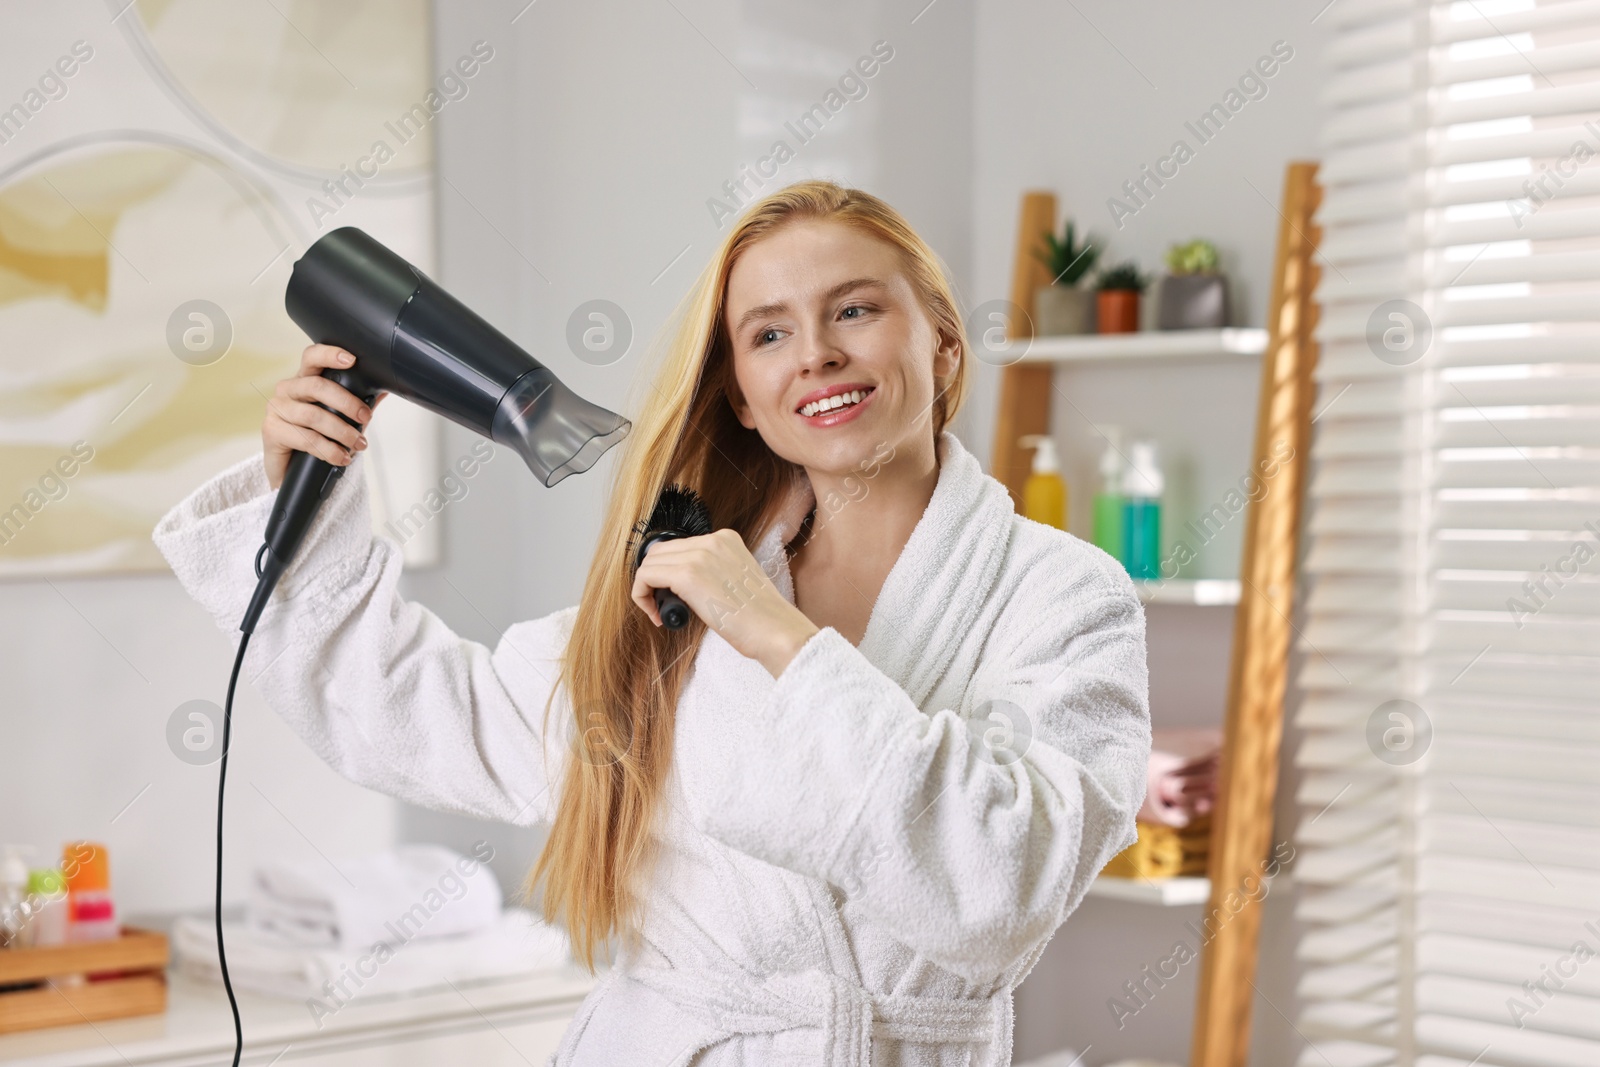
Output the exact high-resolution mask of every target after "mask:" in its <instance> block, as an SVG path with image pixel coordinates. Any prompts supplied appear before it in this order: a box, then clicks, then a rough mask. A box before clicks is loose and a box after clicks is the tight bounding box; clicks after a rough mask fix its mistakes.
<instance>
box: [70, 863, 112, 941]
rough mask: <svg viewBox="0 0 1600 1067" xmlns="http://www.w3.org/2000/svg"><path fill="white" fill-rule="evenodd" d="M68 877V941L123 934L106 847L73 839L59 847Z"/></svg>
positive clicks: (99, 939) (105, 937)
mask: <svg viewBox="0 0 1600 1067" xmlns="http://www.w3.org/2000/svg"><path fill="white" fill-rule="evenodd" d="M61 871H62V873H63V874H64V875H65V876H66V880H67V940H68V941H104V940H108V939H111V938H116V937H120V936H122V931H121V928H120V927H119V925H118V923H117V914H116V908H115V907H114V906H113V905H112V902H111V863H110V860H109V859H108V858H107V857H106V847H105V846H104V845H98V844H95V843H93V842H90V841H74V842H71V843H69V844H68V845H66V846H65V847H64V848H62V850H61Z"/></svg>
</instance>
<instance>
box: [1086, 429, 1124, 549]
mask: <svg viewBox="0 0 1600 1067" xmlns="http://www.w3.org/2000/svg"><path fill="white" fill-rule="evenodd" d="M1100 432H1101V433H1103V434H1104V435H1105V438H1106V447H1105V451H1103V452H1101V453H1100V486H1099V489H1098V490H1097V491H1096V492H1095V494H1094V531H1093V536H1092V538H1091V540H1093V541H1094V546H1095V547H1096V548H1098V549H1100V550H1101V551H1103V552H1105V553H1106V554H1107V555H1109V556H1110V557H1111V558H1112V559H1114V560H1116V561H1117V562H1119V563H1121V562H1123V558H1122V502H1123V501H1122V466H1123V464H1122V428H1121V427H1119V426H1102V427H1100Z"/></svg>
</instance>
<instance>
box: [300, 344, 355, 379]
mask: <svg viewBox="0 0 1600 1067" xmlns="http://www.w3.org/2000/svg"><path fill="white" fill-rule="evenodd" d="M355 362H356V357H355V356H353V355H351V354H350V353H349V352H346V351H345V350H344V349H342V348H340V347H338V346H337V345H307V346H306V350H305V351H304V352H302V353H300V376H301V377H310V376H312V375H317V374H321V373H322V372H323V371H324V370H326V369H327V368H329V367H353V366H355Z"/></svg>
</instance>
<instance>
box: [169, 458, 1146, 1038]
mask: <svg viewBox="0 0 1600 1067" xmlns="http://www.w3.org/2000/svg"><path fill="white" fill-rule="evenodd" d="M937 447H938V454H939V459H940V469H939V478H938V483H937V486H936V488H935V490H934V493H933V497H932V499H931V500H930V502H929V504H928V507H927V510H926V511H925V512H924V513H923V516H922V518H921V520H920V521H919V522H918V523H917V525H916V528H915V529H914V530H913V531H912V534H911V538H910V540H909V541H908V542H907V543H906V546H905V550H904V551H903V552H902V553H901V555H900V558H899V559H898V560H897V561H896V563H895V565H894V567H893V569H892V570H891V571H890V573H889V576H888V578H887V580H886V581H885V582H884V585H883V589H882V591H881V592H880V593H879V596H878V599H877V602H876V604H875V605H874V607H873V611H872V616H871V621H870V623H869V625H868V627H867V630H866V633H865V636H864V637H863V638H862V641H861V645H860V646H859V647H857V646H855V645H852V644H851V643H850V642H849V641H848V640H846V639H845V638H844V637H842V636H841V635H840V634H839V632H838V631H837V630H835V629H833V628H832V627H824V628H823V629H822V630H821V631H820V632H819V633H817V634H815V635H813V636H812V637H811V639H810V640H809V641H807V642H806V644H805V645H804V646H803V647H802V648H801V650H800V652H799V653H798V654H797V655H796V656H795V658H794V660H793V661H792V662H791V663H790V664H789V665H788V667H787V668H786V669H785V670H784V671H783V673H782V675H781V676H780V677H778V678H776V679H774V678H772V677H771V676H770V675H769V674H768V673H767V671H766V669H765V668H764V667H762V666H761V664H760V663H758V662H757V661H755V660H753V659H748V658H746V657H744V656H742V655H740V654H739V653H738V652H736V651H734V649H733V648H732V646H730V645H729V644H728V643H727V642H726V641H724V640H723V639H722V638H721V637H719V636H718V635H717V633H716V632H715V631H714V630H713V631H710V632H708V633H707V634H706V637H705V640H704V642H703V643H702V645H701V647H700V650H699V652H698V654H697V656H696V659H695V663H694V669H693V671H692V672H691V675H690V677H689V681H688V683H687V684H686V686H685V688H684V691H683V693H682V696H681V699H680V701H679V704H678V712H677V740H676V746H675V750H674V753H673V766H672V773H671V776H670V778H669V781H668V783H667V784H668V794H667V806H666V808H665V809H664V815H663V818H662V820H661V823H660V827H661V828H660V833H661V836H662V842H663V845H662V848H661V850H660V861H659V865H658V866H657V868H656V869H655V872H654V876H653V877H654V881H652V882H651V883H650V886H649V890H648V894H647V904H646V907H645V915H644V920H643V926H642V932H643V939H642V947H641V948H640V949H639V950H638V951H635V952H625V953H623V954H622V955H621V956H620V957H619V958H618V961H617V963H616V964H615V965H614V966H613V967H612V968H610V969H609V970H607V971H606V972H605V973H604V976H603V978H602V980H601V981H600V982H599V983H598V984H597V986H596V987H595V989H594V990H593V991H592V992H591V993H590V995H589V996H588V997H587V998H586V999H585V1000H584V1002H583V1004H582V1006H581V1008H580V1009H579V1011H578V1013H577V1016H576V1018H575V1019H574V1020H573V1022H572V1024H571V1026H570V1027H569V1028H568V1030H567V1032H566V1034H565V1036H564V1038H563V1041H562V1044H561V1047H560V1050H559V1051H558V1052H557V1053H556V1055H555V1056H554V1057H553V1058H552V1059H551V1060H550V1063H551V1064H555V1065H558V1067H579V1065H581V1067H619V1065H624V1064H630V1065H631V1064H646V1065H649V1067H670V1065H687V1064H690V1063H691V1062H692V1063H693V1064H695V1065H699V1067H713V1065H715V1067H733V1065H748V1067H755V1065H762V1067H772V1065H775V1064H787V1063H795V1064H810V1065H826V1067H846V1065H848V1067H883V1065H889V1064H893V1065H918V1067H922V1065H926V1067H935V1065H937V1067H1005V1065H1007V1064H1009V1063H1010V1062H1011V1050H1012V991H1013V989H1014V988H1015V987H1016V985H1017V984H1018V983H1019V982H1021V981H1022V979H1023V978H1024V976H1026V975H1027V973H1028V972H1029V971H1030V970H1031V969H1032V967H1033V965H1034V963H1035V962H1036V961H1037V960H1038V958H1039V955H1040V953H1041V952H1042V951H1043V949H1044V947H1045V944H1046V942H1047V941H1048V940H1049V939H1050V937H1051V935H1052V934H1053V933H1054V932H1055V930H1056V928H1057V927H1058V926H1060V924H1061V923H1062V922H1063V921H1064V920H1065V919H1066V918H1067V916H1068V915H1069V914H1071V913H1072V911H1073V910H1074V909H1075V908H1076V907H1077V906H1078V903H1079V902H1080V901H1081V900H1082V899H1083V896H1084V893H1085V891H1086V890H1087V889H1088V886H1089V883H1090V882H1091V881H1092V880H1093V879H1094V877H1095V875H1096V873H1097V872H1098V871H1099V870H1100V868H1101V867H1102V866H1103V865H1104V864H1105V863H1106V861H1107V860H1108V859H1110V858H1111V857H1112V856H1113V855H1114V854H1115V853H1117V852H1118V851H1119V850H1121V849H1122V848H1124V847H1126V846H1127V845H1129V844H1131V843H1132V842H1133V841H1134V839H1135V831H1134V813H1135V812H1136V811H1137V810H1138V808H1139V806H1140V803H1141V802H1142V800H1143V798H1144V792H1145V778H1146V765H1147V761H1148V759H1149V754H1150V717H1149V706H1148V684H1147V674H1146V664H1145V643H1144V613H1143V609H1142V606H1141V604H1140V602H1139V600H1138V597H1137V596H1136V594H1135V592H1134V587H1133V584H1132V582H1131V581H1130V580H1129V578H1128V576H1127V574H1126V572H1125V571H1124V570H1123V569H1122V567H1121V566H1120V565H1118V564H1117V563H1116V562H1115V561H1114V560H1113V559H1112V558H1111V557H1110V556H1108V555H1106V554H1105V553H1103V552H1101V551H1100V550H1099V549H1098V548H1095V547H1094V546H1092V545H1090V544H1088V543H1086V542H1084V541H1082V540H1080V539H1078V538H1076V537H1073V536H1070V535H1068V534H1066V533H1064V532H1062V531H1059V530H1056V529H1054V528H1051V527H1048V526H1044V525H1041V524H1039V523H1035V522H1031V521H1029V520H1027V519H1024V518H1022V517H1021V516H1018V515H1017V514H1015V511H1014V509H1013V507H1012V504H1011V499H1010V497H1009V496H1008V495H1007V493H1006V491H1005V489H1004V487H1003V486H1002V485H1001V484H1000V483H999V482H998V481H996V480H995V479H993V478H991V477H990V476H988V475H986V474H984V473H983V470H982V468H981V467H980V466H979V464H978V462H977V460H976V459H975V458H974V457H973V456H972V454H971V453H970V452H968V451H967V450H966V449H965V448H964V447H963V446H962V445H961V443H960V442H959V441H958V440H957V439H956V437H955V436H954V435H953V434H951V433H949V432H948V431H947V432H945V433H943V434H941V435H940V438H939V441H938V446H937ZM362 462H363V461H362V460H361V459H360V457H359V454H358V458H357V460H356V462H355V463H353V464H352V465H351V466H350V468H349V469H348V470H347V472H346V474H345V476H344V477H342V478H341V479H340V480H339V481H338V483H337V487H336V488H335V489H334V491H333V493H332V494H331V496H330V497H329V499H328V500H327V501H326V502H325V504H324V506H323V509H322V511H321V513H319V515H318V516H317V519H316V521H315V523H314V524H313V526H312V529H311V532H310V534H309V536H308V539H307V541H306V543H305V545H304V546H303V547H302V548H301V550H300V553H299V555H298V556H297V558H296V559H295V560H294V561H293V563H292V565H291V567H290V568H289V570H288V572H287V573H286V575H285V576H284V578H283V580H282V581H281V582H280V584H279V588H278V591H277V592H275V593H274V595H273V600H272V602H271V603H270V604H269V606H268V608H267V610H266V612H265V614H264V616H263V618H262V620H261V624H260V625H259V626H258V627H257V630H256V633H255V635H254V636H253V637H252V638H251V641H250V647H249V651H248V653H247V654H246V657H245V664H244V667H243V670H242V675H243V677H244V678H245V679H247V680H248V681H249V683H250V684H251V685H253V686H254V687H255V688H256V690H257V691H258V692H259V693H260V694H261V695H262V697H263V698H264V699H265V701H266V703H267V704H268V705H269V706H271V707H272V708H273V709H274V710H275V711H276V712H277V713H278V714H279V715H281V716H282V717H283V718H284V719H285V720H286V721H287V722H288V724H289V725H290V726H291V727H292V728H293V729H294V730H295V731H296V732H297V733H298V734H299V735H300V736H301V737H303V738H304V739H305V741H306V743H307V744H309V745H310V746H311V747H312V748H313V749H315V750H316V752H317V753H318V754H319V755H320V756H321V757H322V758H323V759H324V760H326V761H327V762H328V763H329V764H330V765H331V766H332V767H333V768H334V769H336V770H337V771H338V772H339V773H340V774H342V775H344V776H345V777H347V778H349V779H351V780H353V781H355V782H358V783H361V784H363V785H366V786H368V787H370V788H372V789H376V790H379V791H381V792H383V793H387V794H390V795H392V796H396V797H399V798H402V799H404V800H407V801H410V802H412V803H415V804H419V805H422V806H425V807H429V808H434V809H439V810H446V811H455V812H461V813H465V814H469V815H473V816H477V817H479V818H484V819H494V820H501V821H504V822H508V823H513V824H517V825H521V826H531V825H536V824H539V823H545V822H548V821H549V820H551V819H552V818H553V816H554V811H555V801H556V797H557V795H558V794H559V791H560V778H561V775H562V773H563V769H562V760H563V758H564V754H565V752H566V751H567V745H568V743H569V738H570V730H571V726H570V719H571V714H570V712H569V711H568V710H567V705H566V702H565V699H564V693H561V694H558V696H557V700H556V704H555V707H554V708H553V709H552V714H551V723H552V727H551V731H550V735H549V736H548V737H545V736H544V735H543V734H542V730H541V721H542V717H543V712H544V703H545V697H546V695H547V694H548V693H549V692H550V688H551V686H552V684H553V683H554V680H555V679H556V677H557V660H558V657H559V656H560V655H561V652H562V650H563V648H564V643H565V640H566V636H567V635H568V634H569V633H570V627H571V624H572V621H573V619H574V617H575V615H576V612H577V608H576V607H575V606H574V607H568V608H564V609H562V610H560V611H556V612H554V613H552V614H550V615H546V616H545V617H543V618H540V619H534V620H531V621H527V622H519V623H516V624H514V625H512V626H511V627H509V628H508V629H507V630H506V632H505V633H504V634H503V635H502V636H501V638H500V640H499V642H498V644H497V646H496V647H495V648H494V649H493V650H491V649H489V648H488V647H487V646H485V645H481V644H478V643H475V642H473V641H468V640H465V639H463V638H461V637H459V636H458V635H456V634H455V633H453V632H452V631H451V630H450V629H449V628H448V627H447V626H445V624H444V623H443V622H442V621H440V619H439V618H438V617H437V616H436V615H434V614H433V613H432V612H431V611H429V610H428V609H427V608H425V607H423V606H422V605H420V604H416V603H413V602H411V601H408V600H405V599H403V598H402V597H401V596H400V594H399V591H398V586H399V581H400V574H401V556H400V551H399V547H398V546H397V545H396V544H395V543H394V542H392V541H390V540H389V539H387V538H383V537H377V538H375V537H373V535H372V533H371V526H370V519H369V513H368V503H367V497H366V489H365V483H364V478H363V475H362V469H361V464H362ZM866 484H867V486H868V490H867V491H869V492H870V491H871V490H870V482H867V483H866ZM783 491H784V492H785V493H786V494H787V495H788V506H787V507H786V509H785V512H784V514H783V516H782V517H781V519H780V521H779V522H778V523H777V524H776V525H775V526H774V528H773V529H772V530H771V531H769V532H768V534H767V535H766V536H765V537H763V538H762V540H761V542H760V544H758V545H756V546H754V548H753V550H752V551H753V554H754V555H755V556H756V558H757V559H758V560H759V561H761V563H762V565H763V566H764V567H765V568H766V569H767V572H768V574H769V575H771V576H772V577H773V580H774V582H775V584H776V585H777V586H778V588H779V589H780V590H782V592H783V594H784V595H785V596H786V597H787V598H789V599H790V600H791V601H792V600H793V599H794V591H793V582H792V580H791V577H790V574H789V570H788V566H787V559H786V556H785V553H784V550H783V545H784V544H785V543H786V542H787V541H788V540H789V539H790V538H791V537H792V535H793V534H794V532H795V531H796V530H797V529H798V526H799V523H800V521H801V520H802V519H803V517H804V516H805V514H806V512H807V511H808V510H810V509H811V507H812V506H813V505H814V503H815V498H814V495H813V494H812V492H811V487H810V482H809V480H808V479H806V478H805V477H804V475H803V474H802V475H801V476H799V477H798V478H797V479H796V480H795V482H794V483H793V486H792V487H787V488H785V489H784V490H783ZM274 495H275V494H274V491H272V490H270V489H269V488H268V486H267V482H266V477H265V474H264V472H263V470H262V464H261V458H260V456H259V455H257V456H253V457H251V458H249V459H246V460H243V461H241V462H240V463H238V464H236V465H235V466H233V467H231V468H229V469H228V470H226V471H224V472H222V473H221V474H219V475H218V476H217V477H215V478H214V479H212V480H211V481H210V482H207V483H206V484H204V485H202V486H201V487H200V488H199V489H197V490H195V492H194V493H193V494H191V495H190V496H189V497H188V498H187V499H185V500H184V501H182V502H181V503H180V504H178V505H177V507H175V508H174V509H173V510H172V511H171V512H170V513H169V514H168V515H167V516H166V517H164V518H163V519H162V520H161V522H160V524H159V525H158V526H157V527H156V530H155V533H154V539H155V542H156V544H157V546H158V547H159V548H160V550H161V552H162V553H163V554H164V555H165V556H166V558H167V560H168V561H169V562H170V563H171V565H172V569H173V571H174V572H175V573H176V574H177V576H178V578H179V580H180V581H181V582H182V583H183V585H184V587H185V588H186V589H187V590H188V591H189V593H190V595H191V596H193V597H194V598H195V599H196V600H198V601H199V602H200V603H201V604H202V605H204V606H205V607H206V608H207V609H208V610H209V611H210V612H211V613H212V615H213V616H214V618H215V619H216V622H217V625H218V626H219V627H221V628H222V630H223V631H224V632H225V633H228V634H230V635H231V636H232V637H233V638H234V639H235V644H237V640H236V639H237V638H238V636H239V634H238V627H239V622H240V619H241V618H242V617H243V615H244V611H245V607H246V605H247V603H248V601H249V599H250V594H251V591H252V589H253V588H254V585H255V579H254V574H253V567H252V561H253V559H254V557H255V554H256V551H257V549H258V548H259V547H260V545H261V539H262V530H263V529H264V526H265V523H266V519H267V514H268V511H269V509H270V508H271V505H272V501H273V497H274ZM841 503H842V505H843V506H845V507H849V506H851V505H850V504H849V503H847V502H840V501H825V502H824V506H825V507H827V508H828V509H830V510H831V509H833V508H836V507H838V506H840V504H841ZM219 695H220V694H219ZM541 753H542V755H543V757H544V758H541Z"/></svg>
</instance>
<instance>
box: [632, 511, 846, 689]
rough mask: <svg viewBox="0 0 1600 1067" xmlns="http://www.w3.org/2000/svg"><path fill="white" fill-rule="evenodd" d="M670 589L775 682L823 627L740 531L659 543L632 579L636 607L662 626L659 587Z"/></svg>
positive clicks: (650, 551)
mask: <svg viewBox="0 0 1600 1067" xmlns="http://www.w3.org/2000/svg"><path fill="white" fill-rule="evenodd" d="M657 589H671V590H672V591H673V592H674V593H676V594H678V597H679V598H680V599H681V600H682V601H683V602H684V603H685V604H687V605H688V607H689V610H690V611H692V612H694V613H695V614H696V615H698V616H700V618H702V619H704V620H705V621H706V625H708V626H709V627H711V629H713V630H715V631H716V632H717V633H718V634H719V635H720V636H721V637H722V639H723V640H724V641H726V642H728V644H729V645H732V646H733V648H734V649H736V650H737V651H738V652H739V654H740V655H743V656H748V657H749V658H751V659H754V660H759V661H761V665H762V666H764V667H766V668H767V670H768V672H769V673H771V675H772V676H773V677H774V678H776V677H777V676H778V675H780V674H782V673H783V669H784V667H786V666H788V664H789V661H790V660H792V659H793V658H794V657H795V654H796V653H798V652H799V651H800V647H801V646H802V645H804V644H805V643H806V641H807V640H808V639H809V638H810V637H811V635H812V634H814V633H816V632H817V631H818V629H819V627H818V626H817V625H816V624H815V623H813V622H812V621H811V620H810V619H808V618H806V616H805V613H804V612H802V611H801V610H800V609H799V608H797V607H795V606H794V605H793V604H791V603H789V601H788V600H787V599H785V598H784V595H783V594H782V593H780V592H779V591H778V587H777V586H775V585H773V584H772V579H770V578H768V577H767V575H766V572H765V571H763V570H762V569H761V564H760V563H759V562H757V561H756V558H755V557H754V556H752V555H751V554H750V550H749V549H748V548H746V547H745V544H744V539H743V538H741V537H740V536H739V534H738V533H737V531H735V530H732V529H729V528H724V529H721V530H716V531H714V532H712V533H709V534H705V535H703V536H701V537H680V538H677V539H675V540H671V541H657V542H656V543H655V544H653V545H651V546H650V548H649V550H648V551H647V552H645V555H644V562H642V563H640V564H639V569H638V571H636V572H635V573H634V577H633V593H632V596H633V602H634V603H635V604H637V605H639V609H640V610H641V611H643V612H644V613H645V614H646V615H648V616H650V621H651V622H653V623H655V624H656V625H657V626H660V625H661V615H660V613H659V612H658V611H657V610H656V598H655V590H657Z"/></svg>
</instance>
